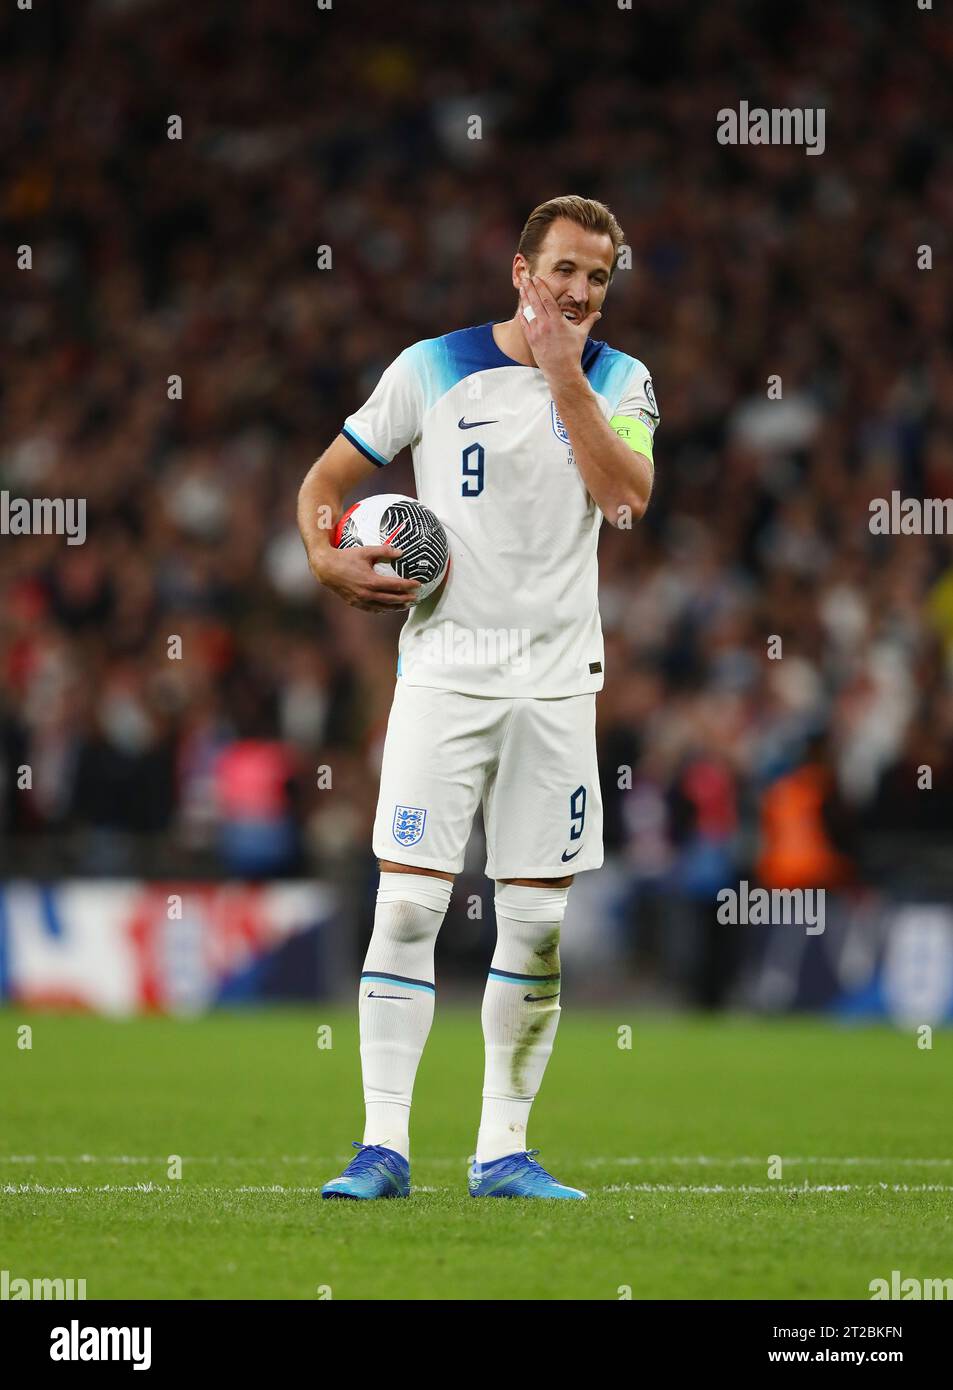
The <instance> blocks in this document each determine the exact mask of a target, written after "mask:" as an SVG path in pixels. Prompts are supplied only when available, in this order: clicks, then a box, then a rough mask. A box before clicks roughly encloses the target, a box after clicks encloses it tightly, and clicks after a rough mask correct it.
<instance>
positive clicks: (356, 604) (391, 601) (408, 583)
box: [316, 545, 420, 613]
mask: <svg viewBox="0 0 953 1390" xmlns="http://www.w3.org/2000/svg"><path fill="white" fill-rule="evenodd" d="M401 554H402V552H401V551H400V550H395V549H394V547H393V546H390V545H363V546H354V547H353V548H352V549H349V550H334V549H331V550H328V551H326V552H324V553H323V554H322V556H321V562H320V568H319V569H318V571H317V572H316V575H317V578H318V579H319V580H320V581H321V583H322V584H323V585H325V587H326V588H328V589H330V590H332V592H333V593H335V594H337V596H338V598H343V600H344V602H345V603H349V604H350V605H351V606H352V608H363V609H364V610H365V611H366V612H369V613H392V612H394V611H395V610H401V609H405V608H408V607H409V606H410V604H411V602H412V601H413V598H414V595H415V594H416V592H417V590H418V589H419V588H420V584H419V582H418V581H417V580H416V579H401V578H400V577H399V576H398V575H396V574H393V573H391V574H378V573H377V571H376V570H375V569H374V566H375V565H376V564H380V563H381V562H382V561H387V560H397V559H399V558H400V556H401Z"/></svg>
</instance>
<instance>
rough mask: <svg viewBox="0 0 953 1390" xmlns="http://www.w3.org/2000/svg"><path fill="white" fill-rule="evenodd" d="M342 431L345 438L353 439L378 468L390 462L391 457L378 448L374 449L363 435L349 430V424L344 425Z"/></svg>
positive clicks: (355, 445)
mask: <svg viewBox="0 0 953 1390" xmlns="http://www.w3.org/2000/svg"><path fill="white" fill-rule="evenodd" d="M341 433H342V434H343V435H344V438H345V439H349V440H350V441H351V443H352V444H353V445H354V447H355V449H360V451H361V453H362V454H363V455H364V457H365V458H367V459H370V461H371V463H374V464H376V465H377V467H378V468H386V467H387V465H388V464H389V463H390V459H385V458H384V457H383V456H382V455H381V454H379V453H378V452H377V450H376V449H372V448H371V446H370V445H369V444H365V443H364V440H363V439H362V438H361V436H360V435H359V434H355V433H354V431H353V430H349V429H348V427H347V425H345V426H344V427H343V429H342V430H341Z"/></svg>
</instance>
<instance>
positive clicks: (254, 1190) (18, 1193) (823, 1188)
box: [0, 1181, 953, 1198]
mask: <svg viewBox="0 0 953 1390" xmlns="http://www.w3.org/2000/svg"><path fill="white" fill-rule="evenodd" d="M183 1187H184V1188H185V1189H186V1190H187V1191H189V1192H190V1193H194V1192H207V1193H214V1194H215V1195H217V1196H233V1195H241V1196H273V1195H278V1196H286V1197H287V1196H311V1197H315V1196H317V1195H318V1194H319V1193H320V1191H321V1189H320V1187H283V1186H282V1185H281V1184H280V1183H273V1184H270V1185H268V1186H263V1187H254V1186H247V1185H243V1186H241V1187H223V1186H221V1185H209V1184H204V1183H203V1184H192V1183H185V1184H183V1183H182V1182H180V1181H175V1182H170V1183H169V1184H168V1185H163V1184H160V1183H152V1182H148V1183H142V1182H140V1183H134V1184H130V1183H105V1184H103V1185H101V1186H96V1187H86V1186H47V1185H45V1184H43V1183H5V1184H4V1185H3V1187H0V1193H2V1194H3V1195H4V1196H9V1197H37V1196H39V1197H48V1196H49V1197H61V1196H67V1197H72V1196H84V1195H88V1194H90V1193H94V1194H96V1195H99V1194H103V1195H105V1194H110V1195H111V1194H114V1193H122V1194H126V1193H136V1194H138V1195H140V1196H174V1197H176V1198H178V1197H179V1196H180V1195H181V1192H182V1190H183ZM457 1190H458V1189H457V1188H456V1187H417V1186H415V1187H413V1188H412V1191H413V1192H455V1191H457ZM595 1190H596V1191H598V1192H631V1193H636V1192H642V1193H648V1194H652V1193H662V1192H666V1193H688V1194H690V1195H701V1196H711V1195H724V1194H730V1193H740V1194H742V1195H748V1194H751V1193H775V1194H777V1193H787V1194H792V1195H799V1196H810V1195H812V1194H813V1193H822V1194H827V1193H841V1192H865V1193H878V1192H879V1193H883V1192H897V1193H906V1192H909V1193H924V1192H953V1184H951V1183H885V1182H878V1183H849V1182H848V1183H813V1184H812V1183H806V1182H805V1183H802V1184H800V1185H798V1186H795V1185H792V1184H785V1185H782V1184H781V1183H772V1184H769V1185H768V1186H758V1185H752V1184H748V1183H741V1184H738V1185H732V1184H723V1183H714V1184H708V1183H669V1182H658V1183H653V1182H642V1183H621V1184H618V1183H616V1184H612V1185H610V1186H608V1187H600V1188H597V1189H595Z"/></svg>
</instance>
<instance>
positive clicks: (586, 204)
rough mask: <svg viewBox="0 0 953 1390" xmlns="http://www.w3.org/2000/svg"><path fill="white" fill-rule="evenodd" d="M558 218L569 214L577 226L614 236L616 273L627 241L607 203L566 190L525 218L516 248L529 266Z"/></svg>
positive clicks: (614, 266)
mask: <svg viewBox="0 0 953 1390" xmlns="http://www.w3.org/2000/svg"><path fill="white" fill-rule="evenodd" d="M557 217H567V218H568V219H569V221H570V222H575V223H576V225H577V226H578V227H585V229H586V231H588V232H601V233H603V234H604V235H605V236H608V237H611V238H612V249H613V256H612V274H614V273H615V268H616V262H617V261H618V259H619V250H620V248H621V247H622V246H623V245H624V244H625V233H624V232H623V230H622V228H621V227H620V226H619V224H618V222H617V221H616V220H615V217H614V216H613V215H612V212H611V211H610V210H609V208H607V207H606V205H605V203H599V202H597V201H596V199H595V198H580V197H579V195H578V194H576V193H567V194H566V195H565V196H564V197H562V198H550V199H549V201H548V202H545V203H540V205H539V207H538V208H533V211H532V212H531V213H530V215H529V217H528V218H527V219H526V226H525V227H524V228H523V230H522V232H521V233H520V239H519V245H518V246H517V248H516V249H517V251H518V252H519V253H520V255H521V256H523V257H524V258H525V259H526V261H527V262H528V263H529V264H530V265H532V264H533V262H534V261H535V260H536V257H537V256H538V255H539V252H540V248H541V247H542V244H543V242H544V241H545V239H546V233H547V232H548V231H549V228H550V226H551V225H552V224H553V222H555V221H556V218H557ZM610 278H611V277H610Z"/></svg>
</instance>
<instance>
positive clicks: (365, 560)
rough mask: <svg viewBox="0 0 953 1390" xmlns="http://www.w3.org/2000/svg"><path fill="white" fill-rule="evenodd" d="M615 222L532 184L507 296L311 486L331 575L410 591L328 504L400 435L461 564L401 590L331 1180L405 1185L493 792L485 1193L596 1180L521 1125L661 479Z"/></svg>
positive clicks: (368, 598) (384, 1189)
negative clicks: (452, 955)
mask: <svg viewBox="0 0 953 1390" xmlns="http://www.w3.org/2000/svg"><path fill="white" fill-rule="evenodd" d="M623 242H624V237H623V233H622V229H621V228H620V226H619V224H618V223H617V221H616V220H615V218H614V217H613V215H612V213H611V212H610V211H609V209H608V208H607V207H605V205H604V204H602V203H599V202H596V201H594V200H592V199H588V198H581V197H576V196H568V197H562V198H553V199H551V200H550V201H548V202H546V203H543V204H541V205H540V206H539V207H537V208H536V209H535V210H534V211H533V213H532V214H531V215H530V217H529V219H528V220H527V222H526V225H525V227H524V228H523V232H522V235H521V237H520V240H519V246H518V249H517V251H516V254H515V256H514V258H513V265H512V282H513V286H514V288H515V289H516V290H517V291H518V293H519V303H518V305H517V308H516V312H515V313H514V315H513V317H512V318H510V319H507V320H505V321H502V322H494V323H485V324H482V325H481V326H480V327H478V328H464V329H460V330H459V331H457V332H454V333H447V334H445V335H444V336H443V337H440V338H431V339H427V340H425V341H423V342H418V343H415V344H414V345H413V346H411V347H408V348H406V349H405V350H404V351H403V352H402V353H401V354H400V355H399V356H398V357H397V358H396V360H395V361H394V362H392V363H391V365H390V366H389V367H388V368H387V370H386V371H385V372H384V374H383V376H382V377H381V379H380V381H379V383H378V385H377V387H376V389H375V390H374V392H373V394H372V396H371V397H370V399H369V400H368V402H367V403H366V405H364V406H363V407H362V408H361V409H360V410H358V411H357V412H356V413H355V414H353V415H350V416H348V418H347V419H346V420H345V422H344V426H343V429H342V431H341V433H340V435H339V436H338V437H337V438H336V439H335V440H334V442H333V443H332V444H331V445H330V447H329V448H328V449H327V450H326V451H325V453H324V454H322V456H321V457H320V458H319V459H318V461H317V462H316V463H315V464H314V466H313V467H312V469H311V470H310V472H309V473H308V475H307V477H306V478H305V481H304V483H303V484H302V487H301V492H300V497H299V511H298V517H299V525H300V528H301V534H302V538H303V540H304V543H305V547H306V549H307V552H308V559H309V563H310V566H311V570H312V572H313V573H314V575H315V577H316V578H317V579H318V580H319V581H320V582H321V583H322V584H324V585H326V586H327V587H328V588H329V589H331V590H332V591H333V592H334V593H336V594H338V595H339V596H340V597H341V598H342V599H344V600H345V602H347V603H350V604H353V605H354V606H355V607H357V608H363V609H368V610H371V611H375V612H382V611H390V610H393V609H406V608H408V606H409V605H410V604H411V601H412V598H413V594H414V591H415V588H416V587H417V586H416V583H415V581H411V580H405V579H401V578H399V577H398V576H397V575H396V574H393V573H388V574H386V575H380V574H377V573H376V572H375V570H374V568H373V566H374V563H375V562H377V561H381V560H388V559H394V558H396V557H397V556H398V555H399V553H400V552H399V551H397V550H394V549H392V548H388V547H367V548H364V549H361V548H351V549H345V550H336V549H334V548H333V547H332V545H331V543H330V534H329V528H328V527H327V525H325V526H322V525H320V522H319V517H320V516H321V515H322V512H321V509H324V511H323V515H324V517H325V519H326V518H327V517H328V516H332V517H333V518H334V519H335V520H336V519H337V518H338V517H340V515H341V514H342V512H343V511H344V506H345V498H346V496H347V494H348V493H349V492H350V491H351V490H352V489H353V488H355V486H357V485H358V484H359V483H361V482H363V481H364V480H365V479H366V478H367V476H368V475H370V474H372V473H373V472H374V471H375V470H376V469H379V468H383V467H384V466H385V465H386V464H387V463H389V462H390V460H391V459H392V458H393V457H394V456H395V454H397V453H399V451H400V450H401V449H403V448H404V447H405V446H406V445H408V444H409V445H410V446H411V449H412V454H413V464H414V476H415V479H416V485H417V495H418V497H419V499H420V501H421V502H423V503H425V504H426V505H427V506H429V507H430V508H431V509H432V510H433V511H434V512H436V514H437V516H438V517H439V518H440V520H441V521H442V522H443V524H444V526H445V528H446V531H447V535H448V537H449V541H450V553H451V564H450V571H449V574H448V576H447V579H446V581H445V583H444V584H443V585H442V586H441V588H440V589H438V590H437V592H436V593H435V594H433V595H432V596H431V597H430V598H428V599H426V600H425V601H424V602H422V603H420V604H418V605H416V606H412V607H410V611H409V616H408V619H407V622H406V623H405V624H404V626H403V628H402V630H401V636H400V655H399V660H398V665H397V677H398V678H397V683H396V689H395V693H394V702H393V706H392V708H391V713H390V719H389V722H388V727H387V736H386V740H385V746H384V757H383V765H382V768H381V779H380V796H379V800H378V805H377V816H376V821H375V826H374V838H373V846H374V853H375V854H376V855H377V856H378V858H379V861H380V869H381V876H380V887H379V890H378V894H377V909H376V914H375V918H374V930H373V934H372V936H371V940H370V944H369V947H368V951H367V957H366V959H365V962H364V970H363V973H362V975H361V985H360V1002H359V1011H360V1033H361V1062H362V1068H363V1079H364V1100H365V1105H366V1126H365V1130H364V1139H363V1143H355V1145H354V1147H355V1148H357V1149H358V1153H357V1155H356V1156H355V1158H354V1159H353V1160H352V1161H351V1163H350V1164H349V1166H348V1167H347V1168H346V1169H345V1171H344V1173H343V1174H342V1175H341V1176H340V1177H339V1178H335V1179H333V1180H332V1181H331V1182H329V1183H327V1184H326V1186H325V1187H324V1189H323V1195H324V1196H325V1197H351V1198H374V1197H406V1196H408V1195H409V1192H410V1166H409V1154H410V1146H409V1138H408V1130H409V1117H410V1105H411V1096H412V1092H413V1086H414V1078H415V1076H416V1072H417V1066H418V1063H419V1061H420V1057H421V1054H422V1052H423V1048H424V1045H425V1043H426V1041H427V1036H428V1034H429V1032H430V1025H431V1022H432V1019H433V1012H434V998H435V990H434V943H435V942H436V938H437V933H438V932H439V930H440V926H441V923H442V922H443V919H444V916H445V914H446V911H447V907H448V904H449V901H450V893H451V889H452V886H453V879H454V875H455V874H456V873H459V871H460V870H461V869H462V868H463V862H464V851H465V848H466V844H467V840H468V838H469V835H470V829H471V825H472V821H473V817H474V814H475V812H476V808H477V805H478V803H479V802H481V801H482V804H483V814H484V820H485V826H486V840H487V864H486V873H487V876H488V877H489V878H491V879H493V880H494V881H495V885H496V892H495V905H496V923H497V942H496V949H495V952H494V955H493V959H492V963H491V966H490V972H489V978H488V980H487V984H486V992H485V995H484V998H483V1014H482V1018H483V1034H484V1039H485V1043H486V1070H485V1077H484V1087H483V1110H482V1115H481V1119H480V1128H479V1134H478V1137H477V1144H476V1155H475V1159H474V1163H473V1166H472V1167H471V1169H470V1175H469V1188H470V1193H471V1195H472V1196H474V1197H541V1198H562V1199H571V1200H572V1199H579V1198H583V1197H585V1195H586V1194H585V1193H584V1192H580V1191H578V1190H577V1189H576V1188H573V1187H567V1186H565V1185H563V1184H562V1183H559V1182H557V1180H556V1179H555V1178H554V1177H553V1176H552V1175H551V1174H549V1173H547V1172H546V1170H545V1169H544V1168H543V1167H542V1166H541V1165H540V1164H539V1163H537V1162H536V1161H535V1154H536V1153H537V1152H538V1150H535V1149H533V1150H528V1149H527V1134H526V1131H527V1122H528V1119H529V1113H530V1109H531V1107H532V1104H533V1100H534V1098H535V1096H536V1094H537V1091H538V1090H539V1087H540V1083H541V1081H542V1078H543V1073H544V1071H545V1069H546V1063H547V1061H548V1060H549V1056H550V1054H551V1052H552V1048H553V1039H554V1036H555V1033H556V1026H557V1024H558V1022H559V1013H560V1009H559V985H560V975H559V935H560V927H561V925H562V921H563V916H564V914H565V911H566V902H567V899H568V896H569V888H570V885H571V884H572V882H573V877H574V875H575V874H577V873H580V872H582V871H583V870H587V869H596V868H598V867H599V866H600V865H601V863H602V800H601V796H600V791H599V777H598V771H597V766H596V742H595V715H596V709H595V703H596V692H597V691H598V690H600V689H601V688H602V683H603V659H604V658H603V643H602V632H601V627H600V622H599V607H598V595H597V586H598V566H597V559H596V547H597V542H598V536H599V528H600V526H601V524H602V520H603V517H605V518H607V519H608V520H609V521H610V522H611V523H612V524H613V525H617V526H623V527H627V526H630V525H631V523H632V521H633V520H637V519H638V518H640V517H641V516H642V515H643V513H644V512H645V508H646V506H647V505H648V500H649V495H650V493H651V489H652V477H653V462H652V436H653V433H654V430H655V427H656V425H657V423H658V418H659V416H658V409H657V407H656V403H655V395H654V392H653V388H652V382H651V379H650V377H649V373H648V370H647V368H646V367H645V366H644V365H643V364H642V363H641V362H639V361H638V360H636V359H635V358H634V357H629V356H628V355H627V354H626V353H624V352H619V351H617V350H616V349H615V348H611V347H609V346H608V344H607V343H604V342H597V341H594V340H592V339H590V337H589V332H590V329H592V327H593V326H594V325H595V324H596V323H597V322H598V320H599V319H600V318H601V316H602V315H601V308H602V304H603V301H604V300H605V297H606V293H607V291H608V288H609V284H610V281H611V280H612V276H613V273H614V271H615V267H616V263H617V260H618V256H619V249H620V247H621V246H622V245H623Z"/></svg>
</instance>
